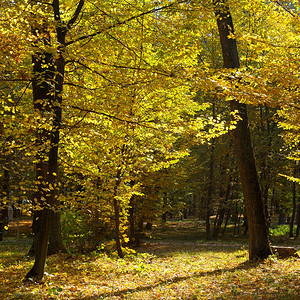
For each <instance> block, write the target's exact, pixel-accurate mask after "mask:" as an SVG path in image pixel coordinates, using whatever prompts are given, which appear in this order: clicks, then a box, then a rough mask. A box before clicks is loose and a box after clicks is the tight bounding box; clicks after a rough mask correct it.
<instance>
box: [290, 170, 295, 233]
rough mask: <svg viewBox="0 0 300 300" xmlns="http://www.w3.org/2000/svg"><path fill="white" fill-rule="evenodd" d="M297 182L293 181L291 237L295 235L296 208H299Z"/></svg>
mask: <svg viewBox="0 0 300 300" xmlns="http://www.w3.org/2000/svg"><path fill="white" fill-rule="evenodd" d="M295 175H296V167H295V169H294V177H295ZM296 192H297V191H296V182H293V183H292V193H293V198H292V207H293V210H292V216H291V221H290V234H289V236H290V237H294V223H295V217H296V210H297V196H296Z"/></svg>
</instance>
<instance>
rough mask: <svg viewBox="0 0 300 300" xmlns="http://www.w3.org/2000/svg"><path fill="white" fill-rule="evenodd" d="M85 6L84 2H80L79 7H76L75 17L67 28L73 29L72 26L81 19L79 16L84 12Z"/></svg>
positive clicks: (81, 0) (82, 0)
mask: <svg viewBox="0 0 300 300" xmlns="http://www.w3.org/2000/svg"><path fill="white" fill-rule="evenodd" d="M83 5H84V0H80V1H79V3H78V5H77V7H76V10H75V12H74V15H73V17H72V18H71V19H70V20H69V22H68V24H67V28H68V29H70V28H71V27H72V25H73V24H74V23H75V22H76V20H77V19H78V17H79V14H80V12H81V10H82V7H83Z"/></svg>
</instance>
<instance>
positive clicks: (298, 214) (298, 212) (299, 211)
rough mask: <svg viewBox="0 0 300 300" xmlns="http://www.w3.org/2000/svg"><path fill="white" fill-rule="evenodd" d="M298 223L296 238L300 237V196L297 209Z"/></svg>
mask: <svg viewBox="0 0 300 300" xmlns="http://www.w3.org/2000/svg"><path fill="white" fill-rule="evenodd" d="M296 224H297V228H296V235H295V239H298V238H299V232H300V200H299V198H298V209H297V219H296Z"/></svg>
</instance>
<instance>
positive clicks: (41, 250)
mask: <svg viewBox="0 0 300 300" xmlns="http://www.w3.org/2000/svg"><path fill="white" fill-rule="evenodd" d="M80 2H81V1H80ZM52 8H53V15H54V19H55V20H56V21H57V24H58V25H57V27H56V34H57V44H58V47H57V52H56V55H55V56H54V55H53V54H51V53H47V52H46V51H45V50H44V48H45V46H46V47H47V46H51V36H50V33H49V32H48V28H47V22H45V24H43V25H39V26H36V27H33V28H32V32H33V34H35V35H36V44H35V47H36V49H37V50H36V52H35V53H34V54H33V56H32V63H33V78H32V90H33V101H34V109H35V111H36V112H37V113H38V114H39V115H40V116H41V117H44V116H49V119H48V120H46V121H47V122H48V125H50V128H51V129H49V130H47V129H43V128H40V129H37V143H38V146H39V147H38V154H37V161H38V162H37V164H36V177H37V193H36V198H35V202H36V204H37V205H38V206H39V208H40V209H41V211H40V212H39V213H38V215H39V218H40V220H39V225H38V229H37V233H36V235H37V236H36V238H35V244H34V251H35V255H36V256H35V262H34V265H33V267H32V269H31V270H30V271H29V272H28V273H27V275H26V276H25V279H27V280H37V281H39V280H41V279H42V277H43V274H44V268H45V263H46V257H47V250H48V243H49V236H50V228H51V221H52V216H53V211H54V210H56V209H57V194H58V191H59V185H58V177H57V174H58V146H59V131H60V128H61V117H62V111H61V104H62V90H63V82H64V71H65V59H64V56H63V53H64V50H65V45H66V43H65V37H66V33H67V29H69V27H68V25H69V24H68V25H61V24H62V22H61V20H60V11H59V1H58V0H53V3H52ZM73 18H74V17H73ZM42 23H43V22H42ZM37 24H39V23H38V22H37ZM45 145H49V146H48V147H45Z"/></svg>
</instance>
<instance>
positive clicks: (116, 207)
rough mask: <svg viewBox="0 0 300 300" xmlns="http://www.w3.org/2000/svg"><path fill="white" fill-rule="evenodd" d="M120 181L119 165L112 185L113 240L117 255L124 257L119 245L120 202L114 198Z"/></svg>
mask: <svg viewBox="0 0 300 300" xmlns="http://www.w3.org/2000/svg"><path fill="white" fill-rule="evenodd" d="M120 183H121V167H120V168H119V170H118V173H117V176H116V183H115V187H114V198H113V207H114V217H115V241H116V247H117V252H118V256H119V257H120V258H123V257H124V254H123V251H122V245H121V236H120V203H119V200H118V199H117V198H116V197H117V195H118V187H119V185H120Z"/></svg>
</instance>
